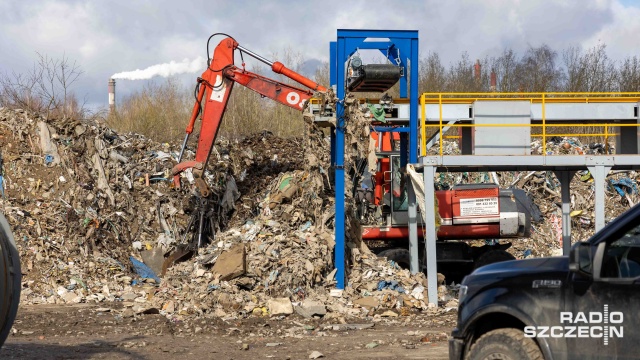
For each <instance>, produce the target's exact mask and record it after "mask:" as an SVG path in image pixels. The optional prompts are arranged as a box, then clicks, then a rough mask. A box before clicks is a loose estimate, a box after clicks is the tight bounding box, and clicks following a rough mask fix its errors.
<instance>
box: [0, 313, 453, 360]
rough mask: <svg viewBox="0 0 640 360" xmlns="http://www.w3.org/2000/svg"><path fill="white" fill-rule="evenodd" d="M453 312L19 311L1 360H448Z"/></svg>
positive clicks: (2, 350)
mask: <svg viewBox="0 0 640 360" xmlns="http://www.w3.org/2000/svg"><path fill="white" fill-rule="evenodd" d="M455 318H456V314H455V312H451V313H447V314H444V315H439V316H429V317H427V316H425V315H411V316H409V317H397V318H382V319H379V318H378V319H344V320H346V323H348V324H363V326H370V325H371V324H374V326H373V327H369V328H365V329H356V330H354V329H344V327H345V325H344V324H342V325H338V324H340V323H341V322H342V321H340V319H304V318H302V317H299V316H297V315H292V316H290V317H288V318H256V317H249V318H246V319H242V320H227V321H224V320H222V319H220V318H208V319H205V318H195V319H193V320H189V321H175V320H171V319H167V318H166V317H164V316H162V315H159V314H148V315H139V316H132V317H128V318H123V316H122V315H121V314H120V312H118V311H115V308H114V310H113V311H111V310H107V308H106V307H104V308H99V307H97V306H94V305H88V304H78V305H73V306H70V305H64V306H63V305H37V306H35V305H34V306H23V307H21V308H20V310H19V313H18V318H17V320H16V323H15V324H14V329H13V334H12V335H10V336H9V338H8V339H7V341H6V343H5V345H4V346H3V348H2V349H1V350H0V358H1V359H149V360H153V359H162V360H166V359H178V358H187V357H188V358H196V359H236V360H245V359H246V360H248V359H262V358H265V359H291V360H294V359H309V358H310V355H311V354H312V352H314V351H318V352H320V353H322V354H323V357H322V359H349V360H355V359H447V358H448V348H447V338H448V334H449V333H450V332H451V329H452V328H453V326H454V324H455Z"/></svg>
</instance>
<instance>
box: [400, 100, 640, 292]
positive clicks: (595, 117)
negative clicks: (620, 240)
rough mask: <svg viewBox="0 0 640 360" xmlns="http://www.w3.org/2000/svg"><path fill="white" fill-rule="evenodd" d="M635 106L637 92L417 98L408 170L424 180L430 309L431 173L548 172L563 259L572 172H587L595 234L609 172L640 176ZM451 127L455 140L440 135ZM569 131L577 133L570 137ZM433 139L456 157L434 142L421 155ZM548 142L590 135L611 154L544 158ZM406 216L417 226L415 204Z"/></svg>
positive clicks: (433, 283)
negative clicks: (413, 157)
mask: <svg viewBox="0 0 640 360" xmlns="http://www.w3.org/2000/svg"><path fill="white" fill-rule="evenodd" d="M639 102H640V93H425V94H422V96H421V117H420V118H421V121H420V123H421V129H420V130H421V140H422V141H421V157H420V158H419V160H418V164H416V165H415V167H416V168H417V169H421V171H422V172H423V174H424V188H425V204H424V209H426V212H427V213H426V214H425V215H426V216H425V219H426V222H425V224H424V225H425V250H426V263H427V275H428V276H427V278H428V294H429V303H436V304H437V301H438V298H437V293H438V292H437V280H436V276H431V274H437V259H436V231H435V220H434V219H435V214H434V213H433V209H434V194H433V193H431V192H432V191H434V185H435V184H434V177H435V174H436V172H442V171H447V172H473V171H479V172H485V171H486V172H489V171H552V172H554V173H555V174H556V176H557V178H558V179H559V181H560V186H561V200H562V244H563V245H562V248H563V254H565V255H567V254H568V252H569V249H570V247H571V218H570V216H569V214H570V204H571V200H570V199H571V198H570V189H569V184H570V182H571V179H572V178H573V175H574V174H575V172H576V171H581V170H589V171H590V172H591V174H592V176H593V178H594V182H595V209H596V211H595V226H596V231H598V230H600V229H602V228H603V227H604V225H605V213H604V202H605V198H604V190H605V179H606V176H607V174H608V173H609V171H610V170H640V151H639V150H640V136H639V133H638V131H639V129H638V125H639V124H640V116H639V114H638V107H639ZM452 123H453V125H452ZM453 128H457V129H458V135H452V136H447V129H453ZM576 128H583V129H582V130H581V131H576V130H575V129H576ZM587 131H591V132H590V133H588V132H587ZM593 131H595V132H593ZM434 134H436V135H438V136H442V137H444V138H447V137H449V138H457V139H458V140H459V142H460V145H461V146H460V148H461V154H456V155H448V154H444V153H443V142H439V144H438V146H437V147H438V149H437V154H435V155H429V154H427V140H428V139H430V138H433V137H434ZM553 136H557V137H579V138H580V137H591V138H596V139H604V140H602V141H603V142H605V143H609V141H610V140H611V138H613V139H614V140H615V144H616V152H617V153H616V154H606V155H553V154H549V153H548V152H547V147H546V144H547V139H548V138H549V137H553ZM535 138H539V139H541V144H542V146H541V152H542V153H541V154H531V142H532V139H535ZM408 183H410V182H408ZM411 191H413V189H411ZM409 214H410V216H413V218H412V219H411V220H410V221H409V224H410V227H413V228H417V221H416V217H417V205H416V204H415V203H410V204H409ZM411 233H412V234H415V233H416V231H412V232H411ZM409 240H410V241H409V243H410V245H409V248H410V249H417V246H418V238H417V236H413V237H411V238H410V239H409ZM414 252H415V254H416V256H415V258H414V259H412V272H413V271H414V270H416V269H415V268H414V266H416V267H417V266H418V259H417V251H414ZM414 263H415V264H414Z"/></svg>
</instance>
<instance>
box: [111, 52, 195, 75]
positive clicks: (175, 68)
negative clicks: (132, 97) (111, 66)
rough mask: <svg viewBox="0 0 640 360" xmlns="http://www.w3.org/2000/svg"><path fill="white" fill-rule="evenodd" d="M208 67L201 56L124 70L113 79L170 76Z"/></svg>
mask: <svg viewBox="0 0 640 360" xmlns="http://www.w3.org/2000/svg"><path fill="white" fill-rule="evenodd" d="M206 67H207V62H206V60H205V59H204V58H203V57H202V56H199V57H197V58H196V59H194V60H189V59H184V60H182V61H181V62H175V61H171V62H169V63H165V64H158V65H152V66H149V67H148V68H146V69H142V70H140V69H137V70H133V71H124V72H119V73H117V74H113V76H111V78H112V79H125V80H146V79H151V78H152V77H154V76H162V77H168V76H172V75H178V74H184V73H194V72H198V71H204V70H205V69H206Z"/></svg>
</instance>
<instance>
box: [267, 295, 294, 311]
mask: <svg viewBox="0 0 640 360" xmlns="http://www.w3.org/2000/svg"><path fill="white" fill-rule="evenodd" d="M267 307H268V308H269V314H271V315H291V314H293V305H292V304H291V300H289V298H274V299H270V300H269V301H268V302H267Z"/></svg>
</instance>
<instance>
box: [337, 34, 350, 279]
mask: <svg viewBox="0 0 640 360" xmlns="http://www.w3.org/2000/svg"><path fill="white" fill-rule="evenodd" d="M337 47H338V48H337V59H338V60H340V59H345V58H346V56H348V55H346V49H345V39H344V38H342V37H340V31H338V44H337ZM343 67H344V65H343V64H342V63H340V64H339V63H338V62H336V95H337V97H338V99H340V100H344V96H345V88H344V84H345V78H344V76H345V74H344V69H343ZM335 133H336V154H335V160H336V162H335V166H334V169H335V189H336V215H335V216H336V229H335V230H336V234H335V236H336V246H335V267H336V280H337V284H336V287H337V288H338V289H344V286H345V262H344V251H345V241H344V237H345V204H344V202H345V196H344V103H343V102H342V101H339V102H338V104H336V129H335Z"/></svg>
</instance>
